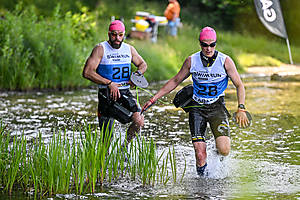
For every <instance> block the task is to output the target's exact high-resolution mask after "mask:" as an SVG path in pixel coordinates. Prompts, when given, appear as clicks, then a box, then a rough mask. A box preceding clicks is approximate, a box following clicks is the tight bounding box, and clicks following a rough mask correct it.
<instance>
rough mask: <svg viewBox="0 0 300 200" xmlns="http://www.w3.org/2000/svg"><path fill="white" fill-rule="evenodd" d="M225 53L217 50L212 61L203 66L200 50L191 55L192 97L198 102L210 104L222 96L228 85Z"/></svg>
mask: <svg viewBox="0 0 300 200" xmlns="http://www.w3.org/2000/svg"><path fill="white" fill-rule="evenodd" d="M226 58H227V55H225V54H223V53H221V52H218V55H217V57H216V59H215V61H214V63H213V64H212V65H211V66H209V67H205V66H203V64H202V61H201V57H200V51H199V52H197V53H195V54H193V55H192V56H191V69H190V73H191V74H192V79H193V87H194V91H193V99H194V100H195V101H197V102H198V103H200V104H212V103H214V102H216V101H217V100H218V99H219V97H221V96H224V95H225V94H224V90H225V89H226V88H227V85H228V75H227V73H226V70H225V66H224V63H225V60H226Z"/></svg>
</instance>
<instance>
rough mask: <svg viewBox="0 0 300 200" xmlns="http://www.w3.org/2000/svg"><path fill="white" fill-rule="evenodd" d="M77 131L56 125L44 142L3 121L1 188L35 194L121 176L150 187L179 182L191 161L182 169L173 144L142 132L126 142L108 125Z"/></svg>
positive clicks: (90, 189)
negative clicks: (161, 145)
mask: <svg viewBox="0 0 300 200" xmlns="http://www.w3.org/2000/svg"><path fill="white" fill-rule="evenodd" d="M103 130H105V128H103ZM78 131H79V134H78V135H77V136H75V132H73V134H71V135H70V134H67V133H66V131H53V137H52V138H51V140H50V142H49V143H48V144H45V143H44V140H42V136H41V134H39V136H38V137H37V138H35V139H34V140H33V141H30V140H28V138H26V137H25V136H13V137H12V136H11V134H10V132H9V131H8V130H6V126H5V125H4V124H3V123H2V122H1V123H0V188H1V190H3V191H5V192H8V193H9V194H11V193H12V192H13V191H16V190H22V191H24V192H29V191H30V192H33V193H34V194H35V196H45V195H48V196H51V195H53V194H57V193H60V194H62V193H65V194H69V193H76V194H83V193H94V192H95V191H99V190H101V188H102V186H103V185H104V184H110V183H112V182H116V181H118V180H120V179H127V180H131V181H133V182H135V183H136V184H140V185H142V186H145V187H146V186H153V185H156V184H161V185H166V184H168V183H170V182H173V183H174V184H175V183H177V182H180V181H182V179H183V177H184V174H185V167H186V165H185V167H184V170H183V172H182V174H179V171H178V169H177V164H176V153H175V150H174V147H173V149H171V148H169V149H168V150H167V151H162V152H161V153H158V151H157V149H156V144H155V143H154V141H153V139H150V140H148V139H145V137H142V136H137V137H136V139H135V140H133V141H132V142H131V143H130V144H129V145H128V148H127V147H126V145H122V143H121V139H120V138H121V137H119V138H118V137H112V132H113V131H108V129H106V131H101V132H99V131H97V130H93V129H92V128H91V126H86V127H84V128H83V129H82V130H78ZM77 133H78V132H77ZM114 134H117V133H116V132H114ZM169 169H171V170H169Z"/></svg>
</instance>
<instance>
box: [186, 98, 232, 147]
mask: <svg viewBox="0 0 300 200" xmlns="http://www.w3.org/2000/svg"><path fill="white" fill-rule="evenodd" d="M189 106H192V107H191V108H190V111H189V125H190V131H191V136H192V142H199V141H202V142H205V139H206V128H207V123H209V125H210V128H211V130H212V133H213V135H214V137H215V138H217V137H219V136H230V128H229V121H228V117H229V113H228V111H227V109H226V107H225V103H224V97H220V99H219V100H218V101H217V102H215V103H212V104H209V105H200V104H199V103H197V102H196V101H194V100H193V101H192V102H191V104H189Z"/></svg>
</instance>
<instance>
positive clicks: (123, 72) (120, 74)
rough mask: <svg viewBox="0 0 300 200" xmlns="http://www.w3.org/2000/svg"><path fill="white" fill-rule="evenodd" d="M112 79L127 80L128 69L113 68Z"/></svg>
mask: <svg viewBox="0 0 300 200" xmlns="http://www.w3.org/2000/svg"><path fill="white" fill-rule="evenodd" d="M113 72H114V73H113V78H114V79H123V78H129V67H127V66H125V67H122V68H121V67H114V68H113Z"/></svg>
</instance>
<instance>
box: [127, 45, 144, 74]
mask: <svg viewBox="0 0 300 200" xmlns="http://www.w3.org/2000/svg"><path fill="white" fill-rule="evenodd" d="M130 50H131V55H132V63H133V64H134V65H135V66H136V67H137V69H138V70H139V72H141V73H142V74H144V73H145V71H146V70H147V63H146V62H145V60H144V59H143V58H142V57H141V56H140V55H139V54H138V52H137V51H136V49H135V48H134V47H133V46H130Z"/></svg>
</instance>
